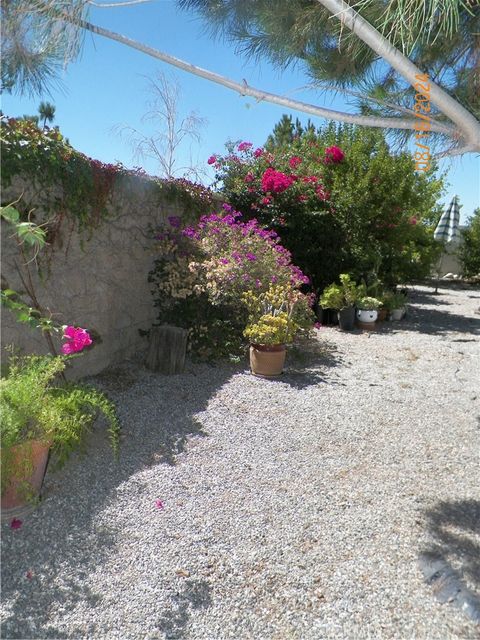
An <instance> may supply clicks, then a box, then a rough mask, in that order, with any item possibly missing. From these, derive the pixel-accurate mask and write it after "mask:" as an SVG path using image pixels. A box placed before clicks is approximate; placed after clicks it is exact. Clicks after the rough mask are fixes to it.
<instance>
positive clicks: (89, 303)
mask: <svg viewBox="0 0 480 640" xmlns="http://www.w3.org/2000/svg"><path fill="white" fill-rule="evenodd" d="M28 188H29V186H28V185H27V184H22V183H21V182H19V181H18V180H17V181H16V182H14V184H13V185H12V186H11V187H9V189H8V190H6V191H4V192H3V193H2V201H3V202H4V203H5V202H8V201H9V200H10V199H11V200H13V199H14V198H15V197H18V194H19V193H21V192H22V191H24V190H25V191H26V193H27V194H28ZM112 205H113V206H112V212H114V213H112V219H110V220H108V221H104V222H102V224H101V226H100V227H98V228H97V229H95V230H94V232H93V234H92V236H91V238H88V234H85V233H84V234H83V235H82V236H80V235H79V234H78V233H77V232H73V233H72V234H71V233H70V229H69V225H68V224H63V226H62V229H61V231H60V234H59V237H58V238H57V241H56V244H55V247H54V251H53V254H52V260H51V263H50V272H49V274H48V277H46V278H45V280H44V281H41V279H40V278H39V277H38V275H37V274H36V273H35V269H32V272H34V273H35V277H34V281H35V288H36V291H37V294H38V298H39V302H40V304H41V305H42V306H43V307H46V308H49V309H50V310H51V311H52V312H53V313H54V314H55V317H56V319H57V320H58V321H59V322H60V323H62V324H74V325H76V326H82V327H86V328H89V329H94V330H95V331H97V332H98V333H99V334H100V336H101V340H102V342H101V344H97V345H96V346H95V348H94V349H92V350H90V351H88V352H87V353H85V354H84V356H83V357H81V358H78V359H76V361H75V363H74V365H73V369H72V373H71V376H70V377H72V378H74V377H79V376H82V375H87V374H94V373H98V372H99V371H101V370H102V369H104V368H106V367H108V366H110V365H114V364H117V363H119V362H121V361H122V360H124V359H125V358H129V357H132V356H134V355H136V354H137V355H139V354H140V353H141V352H142V350H144V349H145V347H146V339H145V338H142V337H141V336H140V335H139V331H138V330H139V329H148V328H150V326H151V325H152V323H153V321H154V319H155V309H154V306H153V301H152V296H151V293H150V286H149V284H148V282H147V276H148V272H149V270H150V268H151V266H152V264H153V258H154V256H153V252H152V241H151V239H150V238H149V236H148V233H147V229H148V225H150V224H153V225H155V224H156V223H158V222H159V221H161V220H162V219H165V218H166V217H167V216H169V215H179V216H181V215H182V213H183V212H182V210H181V208H180V206H179V205H174V204H173V205H172V204H167V203H166V202H163V203H162V202H159V191H158V189H155V188H154V186H153V182H152V181H151V180H149V179H148V178H143V177H137V176H131V177H130V176H129V177H127V178H123V179H122V181H121V182H120V184H119V186H118V187H116V188H115V192H114V194H113V203H112ZM10 235H11V228H10V227H9V225H8V224H6V223H5V222H3V221H2V274H3V277H4V278H5V279H6V280H7V282H8V285H9V286H10V288H12V289H14V290H16V291H21V290H22V285H21V282H20V281H19V278H18V275H17V273H16V271H15V267H14V260H17V261H18V260H19V256H18V251H17V249H16V245H15V242H14V240H13V239H12V238H11V237H9V236H10ZM67 247H68V248H67ZM56 343H57V345H58V346H60V344H61V341H60V340H59V339H56ZM8 344H14V345H15V346H16V347H19V348H20V349H21V350H23V351H25V352H28V353H32V352H35V353H47V348H46V343H45V339H44V338H43V337H42V335H41V334H40V332H38V331H35V330H33V329H30V328H29V327H28V326H26V325H21V324H19V323H18V322H17V321H16V320H15V318H14V317H13V315H12V313H11V312H10V311H9V310H6V309H2V346H5V345H8Z"/></svg>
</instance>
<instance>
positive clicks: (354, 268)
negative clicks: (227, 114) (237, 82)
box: [213, 124, 442, 291]
mask: <svg viewBox="0 0 480 640" xmlns="http://www.w3.org/2000/svg"><path fill="white" fill-rule="evenodd" d="M293 134H294V131H293V130H292V136H291V137H288V136H286V137H285V136H284V137H282V139H280V138H277V139H275V137H274V136H273V137H272V136H271V137H270V138H269V144H268V148H262V147H259V148H256V149H255V150H253V146H248V147H245V146H244V145H243V143H241V144H240V145H231V144H230V145H227V153H226V154H225V155H218V154H217V155H215V156H214V162H213V164H214V166H215V168H216V170H217V174H216V178H217V183H218V185H219V186H220V187H221V189H222V190H223V193H224V195H225V199H226V200H228V202H230V204H232V206H234V207H235V208H236V209H237V210H239V211H241V212H242V213H243V215H244V217H245V218H249V217H252V218H257V219H258V220H259V221H260V223H261V224H264V225H266V226H268V227H271V228H273V229H274V230H275V231H276V232H277V233H278V234H279V236H280V238H281V241H282V244H283V245H284V246H285V247H287V248H288V249H289V250H290V251H291V253H292V256H293V260H294V262H295V264H298V265H299V267H300V268H301V269H302V270H303V271H304V272H305V273H306V274H307V275H308V276H309V277H310V279H311V281H312V285H313V288H314V289H315V290H317V291H320V290H322V289H323V288H324V287H325V286H326V285H328V284H329V283H331V282H334V281H336V280H338V277H339V275H340V274H341V273H346V272H349V273H351V274H352V276H353V278H354V280H355V281H361V280H363V279H365V280H367V281H369V280H370V278H371V276H372V274H373V275H374V276H375V278H377V279H378V278H380V279H381V280H382V281H383V282H384V283H385V284H386V285H388V286H395V285H396V284H397V283H399V282H402V281H404V282H406V281H409V280H412V279H417V278H421V277H423V276H425V275H427V274H428V273H429V272H430V269H431V265H432V262H434V261H435V258H436V249H437V247H436V245H435V243H434V241H433V234H432V228H431V225H432V220H434V219H435V218H436V215H435V212H436V201H437V199H438V198H439V196H440V195H441V191H442V180H441V179H438V178H437V177H435V175H434V173H433V171H432V172H431V173H429V174H424V173H422V174H419V173H416V172H415V166H414V162H413V161H412V158H411V154H409V153H400V154H397V153H393V152H392V151H391V150H390V149H389V147H388V145H387V143H386V141H385V138H384V135H383V134H382V133H381V132H380V131H372V130H369V129H364V128H361V127H358V128H357V127H352V126H335V125H333V124H332V125H330V126H328V127H325V128H324V129H321V130H318V131H315V130H314V129H313V128H308V129H307V130H303V131H302V132H300V133H299V134H298V135H293Z"/></svg>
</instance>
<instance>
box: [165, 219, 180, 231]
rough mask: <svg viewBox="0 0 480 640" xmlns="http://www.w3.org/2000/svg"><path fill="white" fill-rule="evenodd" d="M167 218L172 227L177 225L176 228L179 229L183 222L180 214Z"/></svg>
mask: <svg viewBox="0 0 480 640" xmlns="http://www.w3.org/2000/svg"><path fill="white" fill-rule="evenodd" d="M167 220H168V224H169V225H170V226H171V227H175V228H176V229H178V227H179V226H180V225H181V224H182V221H181V219H180V218H179V217H178V216H168V218H167Z"/></svg>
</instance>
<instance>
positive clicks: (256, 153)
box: [253, 147, 263, 158]
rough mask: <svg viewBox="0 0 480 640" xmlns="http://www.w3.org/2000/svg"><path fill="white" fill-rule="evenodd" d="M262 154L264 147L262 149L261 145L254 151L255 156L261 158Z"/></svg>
mask: <svg viewBox="0 0 480 640" xmlns="http://www.w3.org/2000/svg"><path fill="white" fill-rule="evenodd" d="M262 154H263V149H261V148H260V147H258V149H255V151H254V152H253V155H254V157H255V158H259V157H260V156H261V155H262Z"/></svg>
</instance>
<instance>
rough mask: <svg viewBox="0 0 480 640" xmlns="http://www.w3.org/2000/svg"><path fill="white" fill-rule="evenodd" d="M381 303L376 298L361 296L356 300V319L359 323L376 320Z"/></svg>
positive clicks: (368, 322)
mask: <svg viewBox="0 0 480 640" xmlns="http://www.w3.org/2000/svg"><path fill="white" fill-rule="evenodd" d="M381 305H382V303H381V302H380V300H379V299H378V298H373V297H372V296H362V297H361V298H359V299H358V300H357V320H358V321H359V322H361V323H366V324H373V323H374V322H375V321H376V320H377V317H378V309H379V308H380V307H381Z"/></svg>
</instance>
